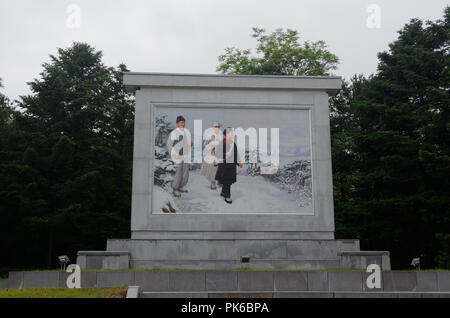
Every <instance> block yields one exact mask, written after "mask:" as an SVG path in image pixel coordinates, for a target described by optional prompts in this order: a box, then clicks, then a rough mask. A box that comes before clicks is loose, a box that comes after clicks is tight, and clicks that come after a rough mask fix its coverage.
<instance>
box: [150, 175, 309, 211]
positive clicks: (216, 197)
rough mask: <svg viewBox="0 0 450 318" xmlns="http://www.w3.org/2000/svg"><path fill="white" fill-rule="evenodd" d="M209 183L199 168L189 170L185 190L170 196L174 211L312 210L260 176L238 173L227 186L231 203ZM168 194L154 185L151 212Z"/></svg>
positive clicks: (159, 209) (157, 207)
mask: <svg viewBox="0 0 450 318" xmlns="http://www.w3.org/2000/svg"><path fill="white" fill-rule="evenodd" d="M238 170H239V168H238ZM209 187H210V183H209V181H208V180H206V178H205V177H203V176H201V175H200V170H194V171H190V173H189V182H188V184H187V186H186V187H185V188H186V189H188V190H189V192H188V193H183V194H182V195H181V197H180V198H174V197H171V199H172V200H173V202H174V203H175V206H176V207H175V209H176V210H177V212H176V213H205V214H214V213H220V214H244V213H257V214H269V213H270V214H276V213H298V214H313V211H312V206H309V207H299V206H298V204H297V202H296V201H295V197H294V196H293V195H291V194H289V193H286V192H283V191H280V190H279V189H278V188H277V187H276V186H275V185H273V184H271V183H270V182H267V181H266V180H265V179H264V178H263V177H261V176H245V175H238V176H237V182H236V183H234V184H233V185H232V186H231V199H232V200H233V203H232V204H228V203H226V202H225V201H224V200H223V197H221V196H220V191H221V188H220V187H217V189H216V190H211V189H210V188H209ZM159 196H160V197H159ZM169 196H170V195H168V193H167V192H165V191H164V190H162V189H161V188H160V187H158V186H155V187H154V199H153V203H154V204H153V212H154V213H162V212H161V207H160V206H159V205H160V204H161V202H162V200H161V199H162V197H169ZM158 197H159V198H158ZM163 201H165V200H163Z"/></svg>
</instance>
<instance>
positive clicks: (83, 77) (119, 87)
mask: <svg viewBox="0 0 450 318" xmlns="http://www.w3.org/2000/svg"><path fill="white" fill-rule="evenodd" d="M101 59H102V53H101V52H100V51H96V50H95V49H94V48H92V47H91V46H89V45H87V44H84V43H74V44H73V45H72V46H71V47H69V48H67V49H58V54H57V55H54V56H53V55H51V56H50V62H49V63H44V64H43V71H42V73H41V74H40V78H39V79H35V80H34V81H33V82H31V83H29V85H30V87H31V90H32V92H33V94H31V95H28V96H22V97H21V101H20V102H18V105H17V107H18V108H19V109H20V110H21V111H20V112H16V113H14V116H13V119H12V125H13V127H14V129H15V131H16V133H15V135H14V136H13V137H11V139H14V140H11V141H9V149H8V155H9V157H8V158H7V160H5V161H4V162H3V164H2V165H1V166H0V175H1V177H0V188H1V189H5V190H4V192H3V193H2V199H4V200H1V201H0V209H2V210H5V211H14V214H13V215H12V216H11V221H10V222H9V224H8V227H9V229H8V230H7V231H6V232H5V233H2V234H0V235H2V236H3V235H4V236H3V238H2V240H4V239H5V240H10V241H11V240H16V245H15V246H13V247H10V249H12V250H15V249H18V248H19V249H21V253H22V255H27V252H28V256H29V257H30V256H32V257H34V259H33V263H34V264H36V263H39V264H41V265H46V266H47V267H50V266H52V265H53V264H55V260H56V259H55V257H56V255H57V254H58V253H68V254H70V255H71V259H72V260H74V259H75V253H76V251H77V250H80V249H104V245H105V242H106V239H107V238H108V237H128V236H129V221H130V220H129V219H130V202H131V168H132V147H133V118H134V107H133V97H132V96H131V95H129V94H127V93H126V92H125V91H124V88H123V84H122V72H123V71H127V69H126V66H125V65H119V67H117V68H112V67H107V66H105V65H104V64H103V63H102V61H101ZM14 141H15V142H14ZM10 213H12V212H10ZM6 238H8V239H6ZM12 254H14V251H11V255H12ZM20 257H21V256H17V257H16V259H14V257H12V258H11V259H10V260H9V263H14V262H15V263H16V264H17V263H20V262H22V263H23V262H26V261H25V260H24V259H25V257H22V259H21V260H20V259H17V258H20Z"/></svg>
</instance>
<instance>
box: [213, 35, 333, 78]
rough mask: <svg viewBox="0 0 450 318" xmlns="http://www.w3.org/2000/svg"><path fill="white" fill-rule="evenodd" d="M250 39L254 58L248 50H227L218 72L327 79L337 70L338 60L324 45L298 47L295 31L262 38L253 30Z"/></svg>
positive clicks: (307, 44)
mask: <svg viewBox="0 0 450 318" xmlns="http://www.w3.org/2000/svg"><path fill="white" fill-rule="evenodd" d="M252 37H253V38H255V39H256V40H257V42H258V45H257V47H256V53H257V54H258V55H257V56H251V50H250V49H244V50H242V49H238V48H235V47H231V48H226V49H225V54H223V55H220V56H219V62H220V64H219V66H218V67H217V71H218V72H221V73H223V74H259V75H296V76H299V75H310V76H321V75H330V74H331V73H330V71H332V70H335V69H336V68H337V64H338V62H339V59H338V58H337V56H336V55H334V54H332V53H330V52H329V51H328V50H327V46H326V44H325V42H324V41H317V42H310V41H305V42H304V43H303V44H301V43H299V36H298V32H297V31H295V30H290V29H287V30H286V31H283V30H282V29H276V30H275V31H274V32H272V33H271V34H265V30H264V29H261V28H256V27H255V28H253V35H252Z"/></svg>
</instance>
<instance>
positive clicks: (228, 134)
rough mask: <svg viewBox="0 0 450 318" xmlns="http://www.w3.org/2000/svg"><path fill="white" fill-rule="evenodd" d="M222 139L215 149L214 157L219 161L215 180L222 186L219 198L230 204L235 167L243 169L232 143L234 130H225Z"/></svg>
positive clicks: (234, 145)
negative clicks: (221, 197)
mask: <svg viewBox="0 0 450 318" xmlns="http://www.w3.org/2000/svg"><path fill="white" fill-rule="evenodd" d="M223 134H224V136H225V137H224V139H223V140H222V142H221V143H220V144H219V145H217V147H216V156H217V158H218V159H219V167H218V169H217V173H216V180H217V181H218V183H219V184H222V192H221V193H220V195H221V196H223V197H224V199H225V202H226V203H229V204H231V203H232V202H233V201H232V200H231V185H232V184H233V183H235V182H236V172H237V170H236V166H239V167H240V168H242V167H243V164H242V163H241V160H240V157H239V154H238V151H237V147H236V144H235V142H234V130H233V129H232V128H229V127H228V128H225V130H224V132H223Z"/></svg>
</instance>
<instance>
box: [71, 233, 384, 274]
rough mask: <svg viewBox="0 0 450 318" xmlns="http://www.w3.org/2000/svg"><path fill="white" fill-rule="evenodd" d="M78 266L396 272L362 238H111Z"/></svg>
mask: <svg viewBox="0 0 450 318" xmlns="http://www.w3.org/2000/svg"><path fill="white" fill-rule="evenodd" d="M127 261H128V262H127ZM77 263H78V265H80V267H81V268H82V269H128V268H131V269H151V268H165V269H175V268H176V269H203V270H208V269H216V270H217V269H224V270H230V269H238V268H243V267H245V268H252V269H304V270H307V269H340V268H347V269H365V268H366V267H367V265H368V264H378V265H380V268H382V269H384V270H390V268H391V267H390V259H389V253H388V252H384V251H380V252H377V251H375V252H372V251H370V252H367V251H360V249H359V241H358V240H321V239H301V240H300V239H290V240H289V239H278V240H277V239H234V240H232V239H207V240H205V239H179V240H174V239H155V240H150V239H110V240H108V242H107V250H106V251H104V252H102V251H80V252H78V259H77Z"/></svg>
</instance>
